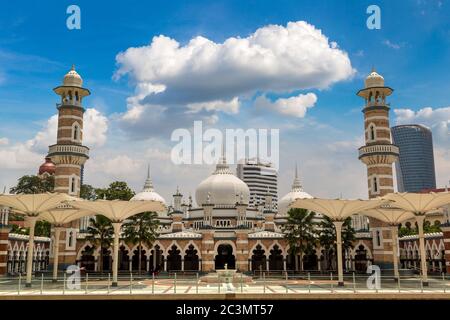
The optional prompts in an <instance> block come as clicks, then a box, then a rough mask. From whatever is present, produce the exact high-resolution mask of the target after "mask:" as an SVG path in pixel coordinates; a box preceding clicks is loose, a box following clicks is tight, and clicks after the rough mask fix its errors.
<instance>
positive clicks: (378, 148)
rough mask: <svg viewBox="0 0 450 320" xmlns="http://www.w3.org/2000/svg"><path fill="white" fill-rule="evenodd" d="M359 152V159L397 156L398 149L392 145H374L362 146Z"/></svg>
mask: <svg viewBox="0 0 450 320" xmlns="http://www.w3.org/2000/svg"><path fill="white" fill-rule="evenodd" d="M358 150H359V158H361V157H364V156H368V155H373V154H392V155H397V156H398V154H399V148H398V147H397V146H396V145H393V144H375V145H370V146H362V147H361V148H359V149H358Z"/></svg>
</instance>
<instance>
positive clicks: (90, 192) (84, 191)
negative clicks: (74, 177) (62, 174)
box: [80, 184, 97, 200]
mask: <svg viewBox="0 0 450 320" xmlns="http://www.w3.org/2000/svg"><path fill="white" fill-rule="evenodd" d="M80 198H81V199H86V200H96V199H97V194H96V192H95V188H94V187H92V186H91V185H89V184H82V185H81V188H80Z"/></svg>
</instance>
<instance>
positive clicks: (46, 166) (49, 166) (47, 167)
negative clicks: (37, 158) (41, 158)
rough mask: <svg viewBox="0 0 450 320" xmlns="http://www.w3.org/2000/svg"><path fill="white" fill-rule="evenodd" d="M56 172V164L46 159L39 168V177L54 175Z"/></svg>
mask: <svg viewBox="0 0 450 320" xmlns="http://www.w3.org/2000/svg"><path fill="white" fill-rule="evenodd" d="M55 170H56V166H55V164H54V163H53V162H52V160H51V158H49V157H46V158H45V162H44V163H43V164H41V166H40V167H39V175H40V176H41V175H43V174H48V175H51V176H52V175H54V174H55Z"/></svg>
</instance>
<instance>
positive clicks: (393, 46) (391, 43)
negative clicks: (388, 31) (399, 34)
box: [383, 40, 405, 50]
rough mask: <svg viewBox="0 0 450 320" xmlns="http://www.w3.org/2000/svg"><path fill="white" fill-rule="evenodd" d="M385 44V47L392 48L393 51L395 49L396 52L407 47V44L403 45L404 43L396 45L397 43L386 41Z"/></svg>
mask: <svg viewBox="0 0 450 320" xmlns="http://www.w3.org/2000/svg"><path fill="white" fill-rule="evenodd" d="M383 44H384V45H385V46H387V47H389V48H391V49H394V50H399V49H401V48H402V47H404V46H405V43H403V42H402V43H395V42H392V41H390V40H384V41H383Z"/></svg>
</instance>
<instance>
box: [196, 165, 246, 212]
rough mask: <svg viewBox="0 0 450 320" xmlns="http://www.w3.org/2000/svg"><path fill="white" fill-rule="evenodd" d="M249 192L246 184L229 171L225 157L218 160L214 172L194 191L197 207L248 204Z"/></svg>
mask: <svg viewBox="0 0 450 320" xmlns="http://www.w3.org/2000/svg"><path fill="white" fill-rule="evenodd" d="M249 197H250V190H249V188H248V186H247V184H246V183H245V182H244V181H242V180H241V179H239V178H238V177H236V176H235V175H234V174H233V173H232V172H231V170H230V167H229V166H228V164H227V162H226V159H225V157H222V158H221V159H220V160H219V163H218V164H217V165H216V170H215V171H214V172H213V174H212V175H210V176H209V177H208V178H206V179H205V180H203V181H202V182H201V183H200V184H199V185H198V187H197V190H196V191H195V200H196V201H197V205H199V206H201V205H203V204H207V203H208V204H209V203H211V204H215V205H227V206H228V205H235V204H236V203H237V202H242V203H244V204H248V200H249Z"/></svg>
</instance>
